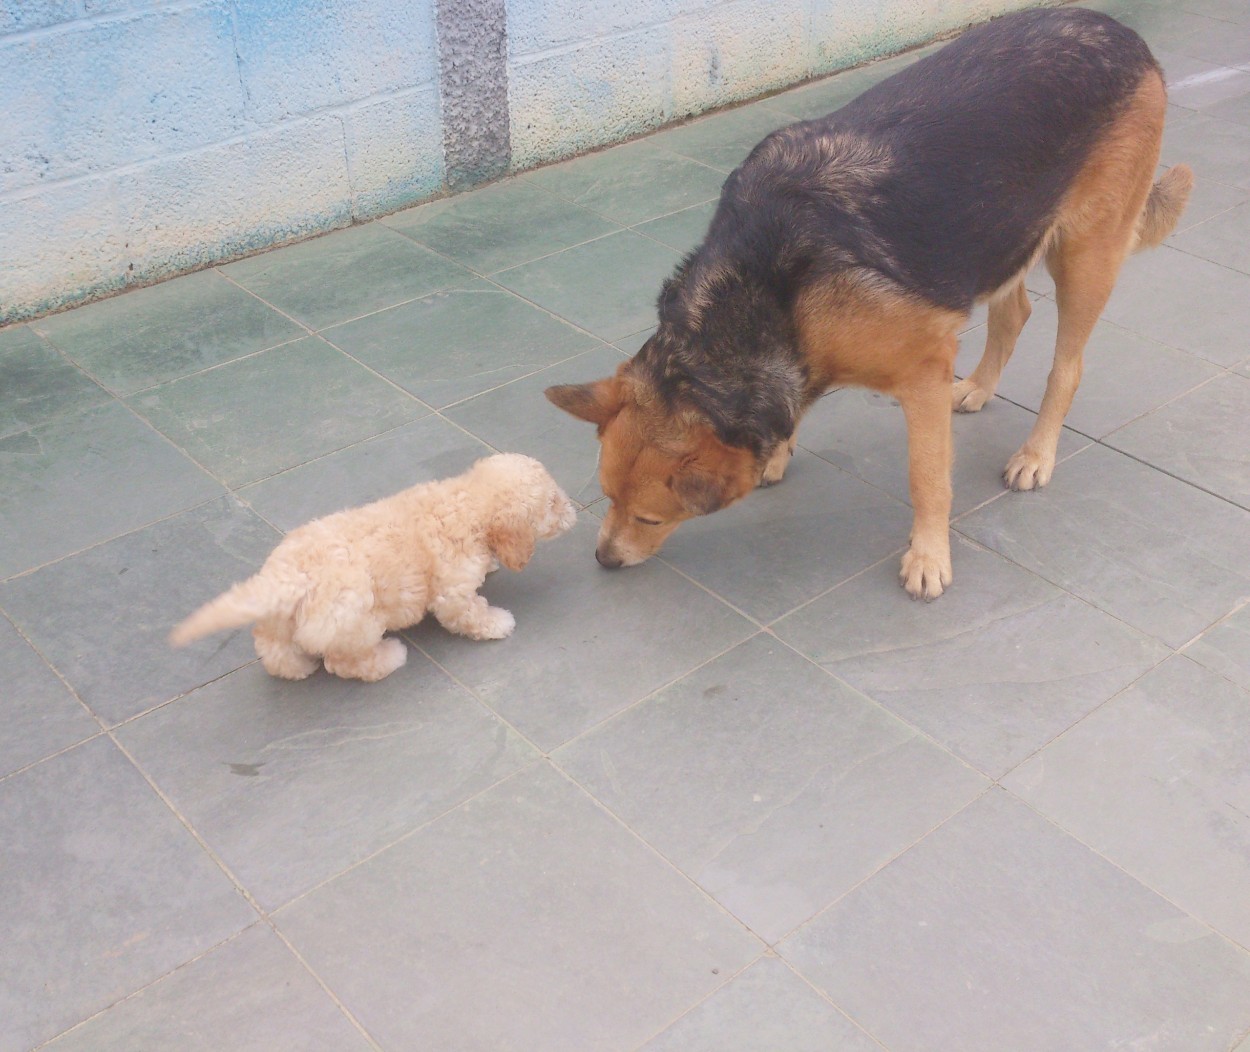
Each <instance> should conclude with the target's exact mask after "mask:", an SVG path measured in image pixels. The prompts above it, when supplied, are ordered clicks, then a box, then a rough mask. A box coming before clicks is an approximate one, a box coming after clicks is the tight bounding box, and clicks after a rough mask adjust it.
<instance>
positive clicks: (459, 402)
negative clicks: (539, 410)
mask: <svg viewBox="0 0 1250 1052" xmlns="http://www.w3.org/2000/svg"><path fill="white" fill-rule="evenodd" d="M594 340H595V341H596V343H598V344H599V346H597V347H584V348H583V349H582V350H580V351H578V352H577V353H576V354H570V355H569V356H568V357H567V358H561V359H559V360H558V361H552V362H547V363H546V364H545V365H540V366H538V367H537V368H535V369H532V370H531V371H530V372H527V373H518V374H517V375H516V376H513V377H511V378H510V379H508V380H505V381H504V382H503V383H501V384H496V385H495V386H494V387H485V388H483V389H482V390H480V391H475V392H474V393H473V394H471V395H465V396H464V397H463V398H457V399H456V400H455V401H454V402H447V403H446V404H445V405H442V406H438V407H436V408H435V409H434V412H436V413H440V414H441V413H443V412H445V411H446V410H449V409H459V408H460V407H461V406H463V405H467V404H468V403H469V402H472V401H475V400H476V399H478V398H482V397H484V396H485V395H490V394H494V393H495V392H496V391H502V390H503V389H504V388H505V387H511V386H512V385H513V384H514V383H516V382H518V381H520V380H529V379H531V378H533V377H535V376H537V375H538V374H539V373H543V372H546V371H547V370H548V369H554V368H556V367H557V366H560V365H568V363H569V362H571V361H574V360H575V359H577V358H580V357H581V356H582V355H584V354H589V353H591V352H592V351H598V350H602V349H603V348H605V347H606V348H610V349H612V350H614V351H620V353H621V354H622V355H623V354H624V352H623V351H621V349H620V348H619V347H617V346H616V345H615V344H612V343H607V342H606V341H604V340H603V339H602V338H601V337H598V336H596V337H594ZM527 368H528V366H527Z"/></svg>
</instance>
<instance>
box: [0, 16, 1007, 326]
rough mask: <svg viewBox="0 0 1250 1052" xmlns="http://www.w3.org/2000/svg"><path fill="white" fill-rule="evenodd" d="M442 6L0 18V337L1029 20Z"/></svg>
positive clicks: (975, 17) (971, 17)
mask: <svg viewBox="0 0 1250 1052" xmlns="http://www.w3.org/2000/svg"><path fill="white" fill-rule="evenodd" d="M438 2H442V3H445V4H446V5H447V6H446V7H445V8H444V9H443V10H441V11H438V10H436V0H0V116H2V119H0V324H4V323H6V322H10V321H16V320H20V319H22V318H26V317H30V316H33V315H34V314H37V313H41V312H44V311H47V310H51V309H56V308H58V307H61V306H65V305H68V304H72V303H75V302H80V301H82V300H84V299H87V298H91V297H94V296H98V295H101V294H104V293H107V292H111V291H115V290H117V289H120V288H123V287H125V286H127V285H130V284H137V283H145V282H150V281H153V280H156V279H158V278H160V277H163V276H167V275H170V274H174V273H178V272H180V271H184V270H188V269H192V268H195V267H198V266H203V265H205V264H207V263H212V262H215V261H219V260H222V259H226V258H230V257H232V256H236V255H240V254H244V253H247V252H249V251H254V250H257V249H260V248H265V247H268V246H270V245H273V244H277V243H280V242H282V241H285V240H291V239H293V238H297V237H300V236H304V235H308V234H312V233H316V232H320V231H324V230H328V229H332V228H334V227H337V226H344V225H347V224H349V223H352V222H355V221H359V220H364V219H369V218H372V217H374V216H377V215H380V214H383V213H385V212H387V211H393V210H395V209H398V208H402V207H405V206H407V205H411V204H414V203H416V202H418V201H420V200H422V199H423V198H426V197H429V196H431V195H433V194H435V193H438V192H440V191H442V190H443V189H445V188H446V186H447V185H448V171H447V165H446V161H445V158H446V157H447V156H448V155H449V154H450V155H451V156H453V157H454V158H455V165H454V168H455V170H454V172H453V173H452V175H453V178H452V179H451V184H452V185H454V186H456V187H459V186H462V185H465V182H464V174H463V173H464V172H470V173H471V172H473V171H475V170H479V169H480V171H482V172H485V173H488V174H497V173H498V172H499V171H500V170H508V169H511V170H519V169H522V168H526V167H530V166H532V165H534V164H539V163H543V162H546V161H550V160H555V159H557V158H560V157H567V156H569V155H571V154H573V153H576V152H579V151H581V150H584V149H587V148H590V147H593V146H599V145H602V144H604V143H608V142H613V141H616V140H619V139H623V138H628V137H629V136H632V135H636V134H639V133H640V132H643V131H645V130H647V129H649V128H655V127H659V126H660V125H662V124H665V123H667V122H669V121H672V120H675V119H679V118H682V117H685V116H688V115H690V114H693V113H697V112H701V111H703V110H706V109H709V108H711V107H714V106H718V105H722V104H724V103H727V102H731V101H736V100H739V99H744V98H749V97H752V96H754V95H759V94H762V93H764V92H766V91H769V90H772V89H775V88H779V87H782V86H784V85H787V84H791V83H795V82H797V81H800V80H803V79H806V78H808V77H811V76H814V75H818V74H821V73H827V72H831V71H832V70H835V69H838V68H842V67H845V66H849V65H854V64H856V63H858V62H861V61H864V60H865V59H867V58H871V57H873V56H876V55H880V54H886V53H889V52H892V51H897V50H901V49H902V48H904V47H906V46H908V45H910V44H914V43H918V42H920V41H922V40H925V39H928V38H930V37H932V36H933V35H935V34H936V33H939V32H941V31H943V30H946V29H950V28H955V27H957V26H961V25H966V24H970V23H971V22H974V21H979V20H981V19H984V18H986V17H989V16H990V15H991V14H993V13H996V12H1000V11H1004V10H1007V9H1008V8H1014V7H1021V6H1026V4H1027V3H1028V2H1029V0H765V2H760V0H486V2H483V0H475V2H473V3H459V4H457V2H456V0H438ZM491 11H493V12H494V14H493V15H489V13H490V12H491ZM461 12H463V15H462V14H461ZM488 16H489V17H493V18H494V20H495V22H496V23H497V24H496V25H495V26H494V27H493V29H492V30H491V33H490V34H487V35H488V36H489V39H485V40H483V41H482V42H480V43H479V42H478V37H477V35H475V34H474V33H473V32H472V30H473V28H474V27H473V26H458V25H457V24H456V21H455V20H456V19H457V18H461V17H463V18H466V19H471V18H486V17H488ZM504 23H506V27H505V26H504ZM440 27H441V30H442V37H443V41H442V47H441V49H440ZM453 28H454V29H464V30H467V31H466V32H450V31H449V30H450V29H453ZM503 37H506V39H501V38H503ZM457 49H464V50H463V53H461V52H460V51H459V50H457ZM483 63H486V64H490V63H497V64H498V65H499V67H500V68H499V69H498V70H490V69H484V68H483ZM440 68H441V71H442V75H441V78H440ZM479 84H480V85H481V89H482V91H487V90H490V91H494V92H497V93H498V98H499V100H500V101H499V103H498V106H499V107H503V108H505V109H506V111H507V112H506V113H499V114H495V113H494V110H495V108H496V106H494V105H493V104H492V106H490V107H488V109H489V110H490V113H489V114H487V113H486V112H485V111H483V110H482V107H481V106H480V105H479V106H478V107H477V109H476V110H475V109H474V107H473V102H474V99H475V98H477V99H478V102H479V103H480V97H477V96H475V94H474V92H475V86H476V85H479ZM501 86H502V87H501ZM505 89H506V90H505ZM481 97H485V96H481ZM491 97H492V98H493V97H495V96H491ZM475 113H476V114H479V115H480V116H476V117H472V118H471V119H470V120H468V124H469V125H470V127H468V128H466V126H465V125H466V114H468V115H472V114H475ZM488 116H489V117H490V118H491V120H489V121H488V120H487V119H486V118H487V117H488ZM445 118H446V119H445ZM479 121H480V124H481V125H482V138H483V145H482V147H481V150H480V152H481V153H482V157H481V161H482V163H481V164H480V166H475V163H474V162H475V158H474V150H475V144H474V142H473V141H472V139H473V127H472V125H473V124H474V123H476V122H479ZM487 124H493V125H495V127H493V128H489V129H488V128H487V127H486V125H487ZM501 128H502V132H501ZM488 132H489V134H487V133H488ZM488 138H489V140H490V141H489V144H486V139H488ZM501 144H502V145H501ZM501 149H503V150H504V151H505V155H504V156H503V157H500V156H499V152H500V150H501ZM488 153H489V156H487V154H488Z"/></svg>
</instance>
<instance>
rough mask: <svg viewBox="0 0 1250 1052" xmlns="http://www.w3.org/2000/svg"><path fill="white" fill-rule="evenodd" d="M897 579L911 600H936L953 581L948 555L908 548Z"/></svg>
mask: <svg viewBox="0 0 1250 1052" xmlns="http://www.w3.org/2000/svg"><path fill="white" fill-rule="evenodd" d="M898 577H899V581H900V582H901V584H902V585H903V587H904V588H906V589H907V594H908V595H910V596H911V597H912V598H913V599H936V598H937V597H938V596H939V595H941V594H942V590H943V589H944V588H946V587H947V586H948V585H949V584H950V583H951V581H952V580H953V579H954V575H953V573H952V572H951V557H950V553H949V552H948V553H946V554H945V555H931V554H925V553H922V552H918V551H916V549H915V548H909V549H908V550H907V553H906V554H905V555H904V556H903V563H902V566H901V567H900V568H899V571H898Z"/></svg>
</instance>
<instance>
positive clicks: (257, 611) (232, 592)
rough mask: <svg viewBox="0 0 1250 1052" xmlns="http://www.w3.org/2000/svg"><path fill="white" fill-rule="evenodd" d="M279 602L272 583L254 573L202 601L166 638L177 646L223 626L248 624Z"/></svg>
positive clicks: (274, 610) (280, 605)
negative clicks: (214, 597) (213, 596)
mask: <svg viewBox="0 0 1250 1052" xmlns="http://www.w3.org/2000/svg"><path fill="white" fill-rule="evenodd" d="M282 606H283V603H282V601H281V597H280V596H279V594H278V592H277V590H276V589H275V588H274V586H273V585H272V584H271V583H270V582H269V581H268V580H266V579H265V577H264V576H263V575H261V574H257V575H256V576H255V577H249V578H248V579H247V580H246V581H240V582H239V583H238V584H236V585H235V586H234V587H233V588H231V589H229V591H226V592H223V593H222V594H221V595H219V596H218V597H217V598H216V599H213V600H210V601H209V602H207V603H205V604H204V605H203V606H202V607H200V608H199V609H198V610H197V611H196V612H195V613H193V614H192V615H191V616H190V617H188V618H187V619H186V620H185V621H183V622H182V624H180V625H178V626H177V627H176V628H175V629H174V630H173V631H172V632H170V633H169V642H170V643H172V644H173V645H174V646H176V647H180V646H185V645H186V644H187V643H190V642H191V641H192V640H195V639H199V638H200V637H201V636H207V635H211V634H212V633H214V632H220V631H222V629H226V628H239V627H241V626H243V625H250V624H251V623H252V622H253V621H258V620H259V619H260V618H262V617H264V616H265V615H266V614H271V613H274V612H276V611H277V610H279V609H281V608H282Z"/></svg>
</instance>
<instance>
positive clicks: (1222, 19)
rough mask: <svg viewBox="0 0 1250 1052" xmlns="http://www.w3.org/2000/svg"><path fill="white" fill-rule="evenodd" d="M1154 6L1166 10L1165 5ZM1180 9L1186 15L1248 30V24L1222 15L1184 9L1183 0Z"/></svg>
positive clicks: (1188, 8)
mask: <svg viewBox="0 0 1250 1052" xmlns="http://www.w3.org/2000/svg"><path fill="white" fill-rule="evenodd" d="M1156 6H1158V7H1162V8H1163V9H1164V10H1167V7H1166V5H1163V4H1156ZM1180 9H1181V10H1182V11H1184V12H1185V13H1186V14H1187V15H1198V16H1200V17H1201V18H1210V19H1213V20H1214V21H1216V22H1223V23H1225V24H1226V25H1229V26H1233V27H1234V28H1236V29H1240V30H1242V31H1247V30H1250V23H1248V22H1235V21H1233V20H1232V19H1231V18H1225V17H1224V16H1223V15H1213V14H1211V13H1209V12H1207V11H1195V10H1194V9H1193V8H1190V7H1186V6H1185V4H1184V2H1183V0H1182V3H1181V4H1180Z"/></svg>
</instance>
